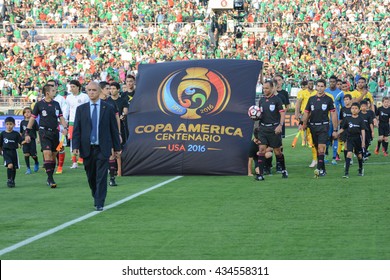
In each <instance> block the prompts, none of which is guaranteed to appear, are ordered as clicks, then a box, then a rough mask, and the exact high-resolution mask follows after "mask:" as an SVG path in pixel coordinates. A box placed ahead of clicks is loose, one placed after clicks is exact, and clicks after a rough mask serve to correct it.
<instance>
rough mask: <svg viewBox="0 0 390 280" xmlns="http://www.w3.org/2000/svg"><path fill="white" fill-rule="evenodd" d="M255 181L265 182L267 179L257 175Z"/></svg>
mask: <svg viewBox="0 0 390 280" xmlns="http://www.w3.org/2000/svg"><path fill="white" fill-rule="evenodd" d="M255 180H256V181H264V180H265V179H264V176H263V175H256V177H255Z"/></svg>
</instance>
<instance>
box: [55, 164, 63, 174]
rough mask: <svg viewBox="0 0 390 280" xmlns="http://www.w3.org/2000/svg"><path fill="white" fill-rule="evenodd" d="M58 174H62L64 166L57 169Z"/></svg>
mask: <svg viewBox="0 0 390 280" xmlns="http://www.w3.org/2000/svg"><path fill="white" fill-rule="evenodd" d="M56 174H62V166H58V167H57V171H56Z"/></svg>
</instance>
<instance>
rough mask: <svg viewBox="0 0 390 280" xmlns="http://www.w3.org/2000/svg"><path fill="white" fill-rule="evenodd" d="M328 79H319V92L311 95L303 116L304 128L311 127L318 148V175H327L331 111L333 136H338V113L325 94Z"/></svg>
mask: <svg viewBox="0 0 390 280" xmlns="http://www.w3.org/2000/svg"><path fill="white" fill-rule="evenodd" d="M325 88H326V81H325V80H324V79H319V80H318V81H317V87H316V90H317V94H316V95H314V96H312V97H310V98H309V100H308V102H307V105H306V109H305V113H304V115H303V118H302V122H303V129H306V127H309V128H310V131H311V134H312V137H313V144H314V146H315V147H316V150H317V156H318V162H317V169H316V170H315V171H314V172H315V175H316V176H325V175H326V170H325V161H324V160H325V149H326V143H327V142H328V139H329V135H328V132H329V112H330V115H331V117H332V124H333V133H332V137H333V138H336V137H337V113H336V108H335V107H334V102H333V99H332V98H331V97H330V96H328V95H326V94H325Z"/></svg>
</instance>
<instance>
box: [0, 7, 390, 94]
mask: <svg viewBox="0 0 390 280" xmlns="http://www.w3.org/2000/svg"><path fill="white" fill-rule="evenodd" d="M207 4H208V1H207V0H205V1H201V0H143V1H131V0H118V1H110V0H89V1H82V0H79V1H78V0H75V1H70V0H35V1H34V0H27V1H21V0H8V1H7V0H4V4H3V6H0V22H3V28H2V29H0V95H3V96H7V95H10V96H24V97H27V98H28V97H31V96H36V95H37V94H38V93H39V91H40V89H41V86H42V85H43V84H44V83H45V82H46V80H48V79H56V80H58V81H59V82H60V85H62V87H63V88H62V90H61V88H60V89H59V90H60V92H65V86H66V83H67V81H68V80H71V79H74V78H76V79H79V80H80V82H87V81H89V80H99V81H100V80H101V81H111V80H115V81H118V82H120V83H122V82H123V81H124V79H125V76H126V74H128V73H131V74H136V73H137V67H138V65H139V64H141V63H158V62H164V61H177V60H191V59H214V58H216V59H222V58H229V59H256V60H261V61H263V62H264V70H265V71H264V75H265V77H266V78H267V77H271V76H273V75H274V74H275V73H280V74H282V75H283V76H284V77H285V79H286V84H287V85H289V86H290V87H291V86H294V85H298V84H299V83H300V81H302V80H304V79H319V78H329V77H330V76H331V75H336V76H337V77H338V78H340V79H342V80H346V81H348V82H349V84H350V86H351V88H352V87H353V86H354V84H355V81H357V79H358V78H359V77H360V76H363V77H366V78H367V80H368V86H369V91H370V92H372V93H373V94H374V95H386V94H387V93H388V89H389V88H390V8H389V7H390V0H373V1H368V0H273V1H268V0H267V1H261V0H248V1H245V5H244V10H243V11H237V10H223V11H218V12H215V11H214V12H213V11H211V10H209V9H208V6H207ZM42 24H44V25H45V28H51V27H52V28H87V30H88V32H87V33H86V34H83V35H75V34H73V35H72V34H62V35H61V34H60V35H56V36H53V37H52V38H50V39H49V40H43V41H42V40H36V36H37V35H39V33H40V30H41V26H42ZM0 27H1V26H0Z"/></svg>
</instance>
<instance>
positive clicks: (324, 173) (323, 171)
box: [319, 169, 326, 177]
mask: <svg viewBox="0 0 390 280" xmlns="http://www.w3.org/2000/svg"><path fill="white" fill-rule="evenodd" d="M325 175H326V171H325V170H322V169H320V174H319V176H321V177H324V176H325Z"/></svg>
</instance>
